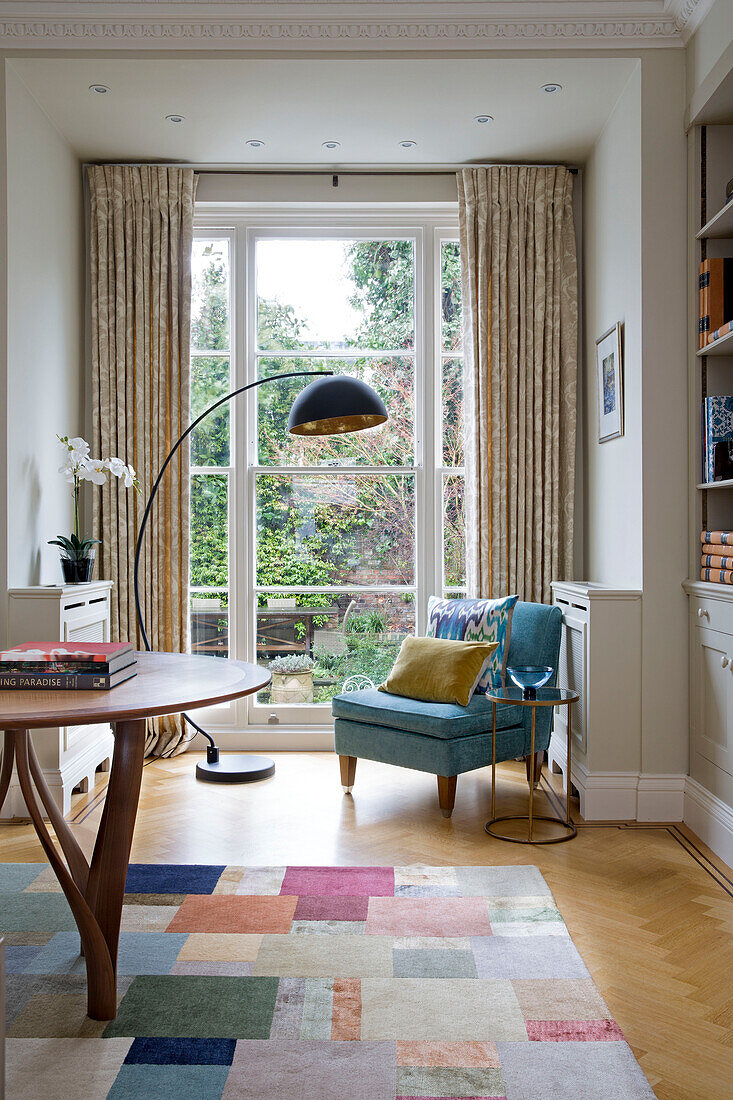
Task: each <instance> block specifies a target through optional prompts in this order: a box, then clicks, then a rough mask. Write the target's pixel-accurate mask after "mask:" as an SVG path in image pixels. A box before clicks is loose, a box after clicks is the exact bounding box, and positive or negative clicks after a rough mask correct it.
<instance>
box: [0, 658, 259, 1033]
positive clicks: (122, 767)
mask: <svg viewBox="0 0 733 1100" xmlns="http://www.w3.org/2000/svg"><path fill="white" fill-rule="evenodd" d="M269 681H270V674H269V672H267V670H266V669H261V668H258V667H257V665H251V664H245V662H243V661H229V660H224V659H222V658H220V657H199V656H189V655H188V654H179V653H138V654H137V675H136V676H134V677H133V678H132V679H131V680H126V681H125V682H124V683H123V684H119V685H118V686H117V687H115V688H112V689H111V690H109V691H0V729H3V730H4V731H5V746H4V751H3V760H2V768H0V805H2V803H3V802H4V800H5V796H6V794H7V792H8V787H9V785H10V779H11V776H12V772H13V760H15V764H16V768H17V770H18V781H19V783H20V789H21V792H22V794H23V798H24V800H25V803H26V806H27V807H28V813H29V814H30V817H31V820H32V821H33V825H34V827H35V830H36V832H37V833H38V839H39V840H40V842H41V844H42V845H43V849H44V851H45V853H46V855H47V856H48V861H49V863H50V864H51V866H52V867H53V869H54V872H55V873H56V877H57V878H58V880H59V883H60V884H61V889H62V890H63V891H64V894H65V895H66V899H67V901H68V903H69V906H70V907H71V911H72V913H73V914H74V920H75V921H76V924H77V927H78V929H79V935H80V937H81V944H82V951H83V953H84V956H85V958H86V964H87V1011H88V1013H89V1015H90V1016H91V1017H92V1019H93V1020H113V1019H114V1017H115V1015H116V1013H117V945H118V942H119V936H120V920H121V917H122V901H123V897H124V893H125V882H126V879H127V866H128V863H129V861H130V848H131V846H132V834H133V830H134V828H135V815H136V813H137V804H138V799H139V796H140V781H141V779H142V768H143V756H144V753H145V723H146V719H147V718H152V717H155V716H158V715H162V714H177V713H179V711H187V710H195V709H196V708H197V707H206V706H210V705H212V704H213V703H223V702H227V701H228V700H229V699H238V698H239V697H240V696H242V695H251V694H253V693H254V692H256V691H260V690H261V688H263V687H265V686H266V685H267V684H268V683H269ZM96 722H111V723H112V725H113V730H114V736H115V747H114V753H113V757H112V769H111V771H110V776H109V784H108V787H107V797H106V800H105V804H104V811H103V813H102V820H101V822H100V824H99V831H98V833H97V839H96V841H95V844H94V853H93V855H92V859H91V862H90V863H87V861H86V858H85V856H84V853H83V852H82V850H81V848H80V847H79V844H78V842H77V840H76V838H75V837H74V835H73V833H72V832H71V829H70V828H69V825H68V824H67V822H66V820H65V819H64V817H63V815H62V814H61V811H60V810H59V808H58V806H57V804H56V802H55V801H54V798H53V795H52V794H51V792H50V791H49V789H48V786H47V785H46V780H45V779H44V776H43V772H42V770H41V768H40V765H39V763H38V760H37V759H36V755H35V753H34V751H33V745H32V743H31V738H30V730H32V729H37V728H43V727H46V726H66V725H71V724H74V725H86V724H93V723H96ZM34 786H35V790H34ZM36 792H37V793H36ZM39 799H40V803H39ZM44 809H45V812H46V815H47V817H48V819H49V821H50V822H51V825H52V826H53V829H54V832H55V833H56V839H57V840H58V843H59V847H60V848H61V851H62V852H63V855H64V857H65V859H66V862H64V860H63V859H62V858H61V856H60V855H59V853H58V851H57V850H56V847H55V845H54V843H53V841H52V839H51V836H50V834H49V831H48V829H47V827H46V823H45V821H44V816H43V810H44Z"/></svg>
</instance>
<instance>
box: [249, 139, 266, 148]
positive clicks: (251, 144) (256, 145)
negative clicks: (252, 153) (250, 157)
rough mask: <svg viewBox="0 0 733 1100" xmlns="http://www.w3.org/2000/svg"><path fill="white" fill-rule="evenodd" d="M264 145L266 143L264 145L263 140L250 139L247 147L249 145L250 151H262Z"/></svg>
mask: <svg viewBox="0 0 733 1100" xmlns="http://www.w3.org/2000/svg"><path fill="white" fill-rule="evenodd" d="M264 144H265V143H264V141H262V139H261V138H248V139H247V145H249V147H250V149H261V148H262V147H263V145H264Z"/></svg>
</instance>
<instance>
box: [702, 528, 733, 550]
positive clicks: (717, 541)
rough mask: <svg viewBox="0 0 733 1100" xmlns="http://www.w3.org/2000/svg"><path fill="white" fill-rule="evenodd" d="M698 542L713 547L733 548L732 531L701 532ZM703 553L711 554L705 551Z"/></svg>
mask: <svg viewBox="0 0 733 1100" xmlns="http://www.w3.org/2000/svg"><path fill="white" fill-rule="evenodd" d="M700 542H702V543H711V544H712V545H714V546H733V531H701V532H700ZM704 553H706V554H707V553H712V551H708V550H705V551H704Z"/></svg>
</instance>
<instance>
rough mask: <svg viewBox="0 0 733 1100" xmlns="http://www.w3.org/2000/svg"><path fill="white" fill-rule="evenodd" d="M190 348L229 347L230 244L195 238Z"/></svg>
mask: <svg viewBox="0 0 733 1100" xmlns="http://www.w3.org/2000/svg"><path fill="white" fill-rule="evenodd" d="M191 280H192V288H191V347H192V348H195V349H196V350H197V351H226V350H228V348H229V241H228V240H203V239H201V238H195V239H194V242H193V250H192V253H191Z"/></svg>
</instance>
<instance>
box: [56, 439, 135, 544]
mask: <svg viewBox="0 0 733 1100" xmlns="http://www.w3.org/2000/svg"><path fill="white" fill-rule="evenodd" d="M57 438H58V441H59V443H60V444H61V448H62V450H63V454H64V461H63V462H62V464H61V465H60V466H59V473H60V474H62V476H63V478H64V480H65V481H67V482H68V483H69V485H73V487H74V488H73V492H74V533H73V534H72V536H71V539H66V538H64V537H63V536H61V535H59V537H58V539H54V540H53V542H52V544H51V545H56V546H60V547H61V548H62V549H63V550H64V551H65V553H66V555H67V556H71V557H72V558H73V557H82V556H84V554H87V553H88V552H89V547H90V546H92V545H93V544H94V543H95V542H97V541H98V540H97V539H81V540H80V538H79V490H80V488H81V483H82V481H90V482H91V483H92V484H93V485H104V483H105V482H106V480H107V474H108V473H111V474H112V475H113V476H114V477H116V478H118V479H121V480H122V483H123V485H124V486H125V488H126V489H133V488H134V489H136V490H137V491H138V492H140V486H139V484H138V480H137V477H136V475H135V470H134V469H133V467H132V466H128V465H127V464H126V463H124V462H123V461H122V459H121V458H117V457H114V456H113V457H112V458H91V457H90V453H89V452H90V449H91V448H90V446H89V444H88V443H87V441H86V439H82V437H81V436H80V435H76V436H73V437H72V438H71V439H69V437H68V436H67V435H63V436H62V435H60V436H57Z"/></svg>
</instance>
